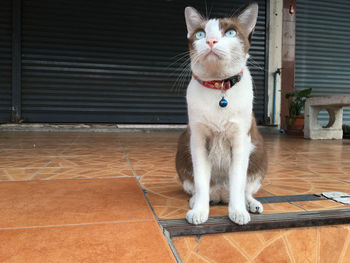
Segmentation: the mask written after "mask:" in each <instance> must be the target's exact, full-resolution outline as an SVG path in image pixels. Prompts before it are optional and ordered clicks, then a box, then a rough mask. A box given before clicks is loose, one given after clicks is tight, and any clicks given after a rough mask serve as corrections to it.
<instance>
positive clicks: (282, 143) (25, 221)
mask: <svg viewBox="0 0 350 263" xmlns="http://www.w3.org/2000/svg"><path fill="white" fill-rule="evenodd" d="M178 136H179V132H152V133H143V132H138V133H67V132H62V133H52V132H51V133H50V132H0V211H1V216H0V244H1V246H0V262H34V263H35V262H176V260H175V257H174V256H173V254H172V252H171V250H170V248H169V245H168V243H167V240H166V239H165V237H164V236H163V234H162V232H161V230H160V228H159V226H158V223H157V219H156V218H155V217H154V215H153V213H152V210H151V208H150V207H149V205H148V203H147V201H146V199H145V197H144V194H143V192H142V189H141V187H140V185H139V182H140V183H141V185H142V187H143V188H144V190H146V191H147V194H146V196H147V197H148V199H149V200H150V203H151V205H152V208H153V210H154V212H155V213H156V215H157V217H158V218H159V219H174V218H183V217H184V216H185V214H186V211H187V209H188V198H189V197H188V196H187V195H186V194H185V193H184V192H183V191H182V188H181V184H180V183H179V181H178V179H177V175H176V171H175V168H174V159H175V153H176V141H177V138H178ZM265 140H266V145H267V149H268V154H269V171H268V175H267V177H266V179H265V181H264V183H263V188H262V189H261V190H260V191H259V193H258V195H259V196H271V195H294V194H306V193H320V192H323V191H343V192H350V158H349V157H350V141H349V140H343V141H308V140H303V139H302V138H293V137H287V136H281V135H267V136H265ZM138 181H139V182H138ZM345 207H350V206H344V205H341V204H338V203H334V202H332V201H312V202H295V203H277V204H264V213H280V212H292V211H302V210H320V209H338V208H345ZM210 215H211V216H217V215H227V207H225V206H216V207H212V208H211V211H210ZM172 241H173V244H174V246H175V248H176V250H177V252H178V254H179V255H180V257H181V260H182V261H183V262H238V263H240V262H339V263H340V262H350V226H348V225H342V226H328V227H314V228H300V229H287V230H275V231H258V232H243V233H227V234H219V235H206V236H200V237H178V238H174V239H173V240H172ZM155 247H156V248H157V249H154V248H155Z"/></svg>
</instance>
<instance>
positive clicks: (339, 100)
mask: <svg viewBox="0 0 350 263" xmlns="http://www.w3.org/2000/svg"><path fill="white" fill-rule="evenodd" d="M344 106H350V94H349V95H339V96H327V97H313V98H309V99H306V102H305V113H304V116H305V124H304V138H307V139H342V138H343V130H342V123H343V107H344ZM323 109H325V110H327V111H328V113H329V122H328V124H327V125H326V126H323V127H321V126H320V125H319V124H318V122H317V116H318V114H319V112H320V111H321V110H323Z"/></svg>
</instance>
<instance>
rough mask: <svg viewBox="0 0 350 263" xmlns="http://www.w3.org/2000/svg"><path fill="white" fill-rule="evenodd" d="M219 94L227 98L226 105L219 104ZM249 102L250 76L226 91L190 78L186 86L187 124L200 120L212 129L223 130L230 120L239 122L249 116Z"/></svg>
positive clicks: (229, 125) (250, 90) (220, 96)
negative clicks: (211, 87) (212, 87)
mask: <svg viewBox="0 0 350 263" xmlns="http://www.w3.org/2000/svg"><path fill="white" fill-rule="evenodd" d="M222 97H224V98H225V99H226V100H227V103H228V104H227V106H226V107H220V105H219V102H220V100H221V99H222ZM252 103H253V91H252V87H251V79H250V76H246V78H243V79H242V80H241V81H240V82H239V83H237V84H236V85H235V86H233V87H232V88H231V89H229V90H227V91H226V92H222V91H220V90H214V89H209V88H206V87H204V86H202V85H201V84H200V83H198V82H197V81H196V80H195V79H192V80H191V82H190V84H189V86H188V89H187V106H188V115H189V125H193V124H195V123H201V124H205V125H206V126H209V127H211V128H212V129H213V131H216V132H225V131H227V129H229V127H231V126H232V124H236V125H242V124H243V123H245V122H249V121H250V120H251V114H252ZM249 124H250V123H249Z"/></svg>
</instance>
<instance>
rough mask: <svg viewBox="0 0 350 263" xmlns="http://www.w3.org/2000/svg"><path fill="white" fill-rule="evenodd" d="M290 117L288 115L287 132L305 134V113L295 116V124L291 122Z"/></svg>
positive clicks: (297, 134) (298, 134)
mask: <svg viewBox="0 0 350 263" xmlns="http://www.w3.org/2000/svg"><path fill="white" fill-rule="evenodd" d="M289 119H290V118H289V117H287V121H288V126H287V134H288V135H294V136H304V115H298V116H296V117H295V121H294V122H293V124H289V123H290V121H289Z"/></svg>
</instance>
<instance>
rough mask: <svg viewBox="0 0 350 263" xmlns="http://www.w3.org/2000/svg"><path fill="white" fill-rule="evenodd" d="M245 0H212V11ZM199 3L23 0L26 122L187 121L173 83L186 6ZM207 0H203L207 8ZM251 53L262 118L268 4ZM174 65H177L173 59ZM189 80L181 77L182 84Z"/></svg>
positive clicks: (261, 14) (227, 8)
mask: <svg viewBox="0 0 350 263" xmlns="http://www.w3.org/2000/svg"><path fill="white" fill-rule="evenodd" d="M245 3H246V2H245V1H243V0H242V1H240V2H237V3H232V1H220V2H218V1H213V12H212V16H216V15H220V16H222V15H226V14H227V13H230V12H231V10H232V9H235V8H237V7H239V6H241V5H242V4H245ZM187 5H192V6H202V5H203V1H186V4H185V3H184V2H181V1H180V2H179V1H146V2H145V1H132V2H130V1H129V2H120V1H103V2H99V1H95V0H89V1H86V0H84V1H82V0H76V1H69V0H60V1H45V0H26V1H23V28H22V32H23V33H22V57H23V61H22V116H23V118H24V120H25V121H28V122H119V123H186V122H187V111H186V102H185V98H184V88H183V87H180V88H181V90H180V91H178V88H174V87H173V85H174V83H175V81H176V79H177V78H178V77H179V75H180V73H181V72H182V70H183V68H182V67H181V64H182V63H183V62H184V59H180V60H179V61H177V62H175V61H176V59H177V58H178V57H175V56H176V55H178V54H180V53H182V52H184V51H186V50H187V40H186V31H185V23H184V18H183V9H184V7H185V6H187ZM210 5H211V3H210V1H208V6H210ZM251 56H252V58H253V59H254V61H255V63H256V64H259V67H260V68H261V69H262V70H261V69H257V68H256V67H253V68H252V73H253V77H254V80H255V88H256V90H255V96H256V99H255V104H254V111H255V113H256V115H257V119H258V120H262V119H263V116H264V96H265V91H264V90H265V85H264V84H265V73H264V69H265V4H264V1H262V2H261V4H260V12H259V21H258V25H257V28H256V31H255V35H254V37H253V47H252V48H251ZM174 62H175V63H174ZM185 80H187V78H185V79H184V80H182V79H181V78H180V79H179V81H178V82H179V85H180V86H181V84H182V83H183V82H185Z"/></svg>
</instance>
